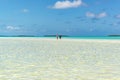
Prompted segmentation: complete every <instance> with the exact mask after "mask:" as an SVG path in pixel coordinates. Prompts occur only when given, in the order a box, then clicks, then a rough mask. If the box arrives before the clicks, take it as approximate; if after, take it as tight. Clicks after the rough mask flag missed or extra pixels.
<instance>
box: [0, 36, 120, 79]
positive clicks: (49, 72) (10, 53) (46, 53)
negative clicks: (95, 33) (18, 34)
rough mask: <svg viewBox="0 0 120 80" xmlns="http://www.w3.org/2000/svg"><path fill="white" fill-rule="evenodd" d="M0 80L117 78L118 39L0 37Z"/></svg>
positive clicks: (119, 76) (119, 70) (119, 68)
mask: <svg viewBox="0 0 120 80" xmlns="http://www.w3.org/2000/svg"><path fill="white" fill-rule="evenodd" d="M0 80H120V41H119V40H87V39H80V40H75V39H62V40H56V39H39V38H0Z"/></svg>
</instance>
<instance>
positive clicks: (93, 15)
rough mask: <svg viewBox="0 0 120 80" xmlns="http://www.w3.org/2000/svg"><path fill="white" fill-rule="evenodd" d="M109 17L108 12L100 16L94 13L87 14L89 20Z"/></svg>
mask: <svg viewBox="0 0 120 80" xmlns="http://www.w3.org/2000/svg"><path fill="white" fill-rule="evenodd" d="M106 16H107V13H106V12H102V13H99V14H95V13H92V12H87V13H86V17H89V18H97V19H99V18H104V17H106Z"/></svg>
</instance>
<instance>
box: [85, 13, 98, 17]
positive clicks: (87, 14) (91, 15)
mask: <svg viewBox="0 0 120 80" xmlns="http://www.w3.org/2000/svg"><path fill="white" fill-rule="evenodd" d="M86 16H87V17H89V18H94V17H95V16H96V15H95V14H94V13H91V12H87V13H86Z"/></svg>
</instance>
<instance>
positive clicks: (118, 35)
mask: <svg viewBox="0 0 120 80" xmlns="http://www.w3.org/2000/svg"><path fill="white" fill-rule="evenodd" d="M108 36H110V37H120V35H108Z"/></svg>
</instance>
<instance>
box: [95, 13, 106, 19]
mask: <svg viewBox="0 0 120 80" xmlns="http://www.w3.org/2000/svg"><path fill="white" fill-rule="evenodd" d="M106 16H107V13H106V12H102V13H99V14H98V15H96V17H97V18H103V17H106Z"/></svg>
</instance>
